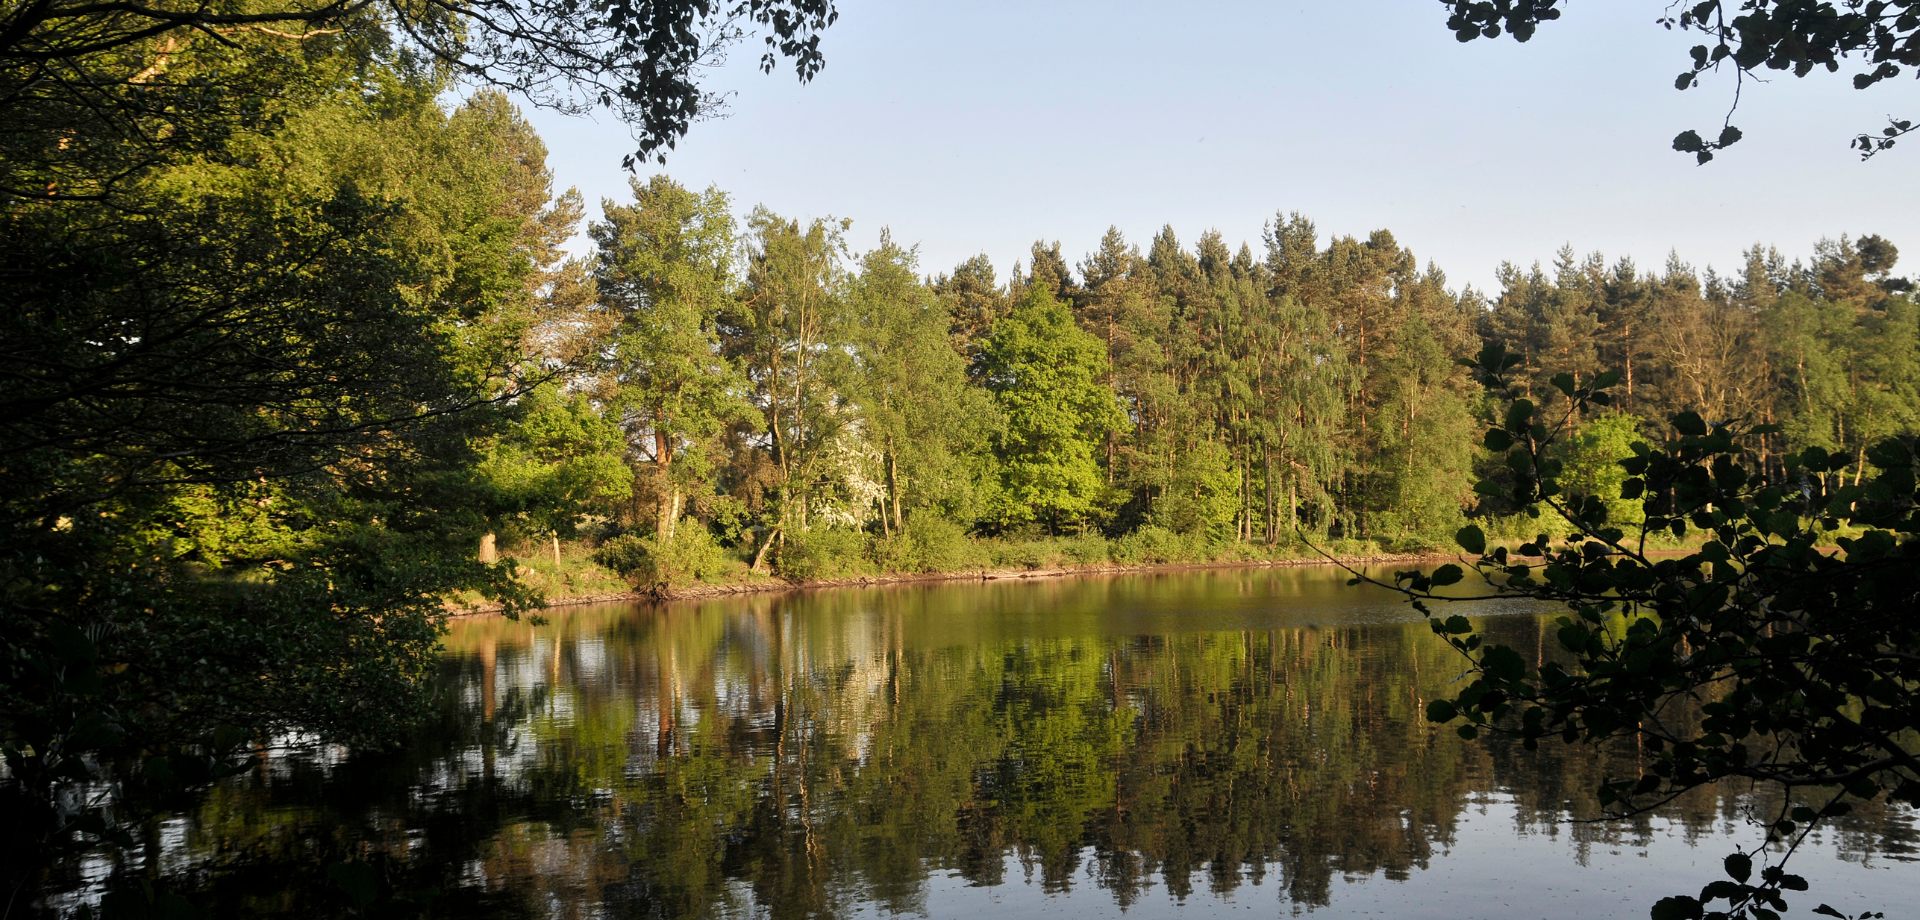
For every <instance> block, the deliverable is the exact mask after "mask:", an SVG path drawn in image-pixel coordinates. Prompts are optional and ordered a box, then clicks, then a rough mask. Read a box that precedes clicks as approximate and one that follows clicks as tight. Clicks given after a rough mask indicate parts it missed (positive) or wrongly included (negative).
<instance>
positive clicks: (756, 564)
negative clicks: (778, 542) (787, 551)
mask: <svg viewBox="0 0 1920 920" xmlns="http://www.w3.org/2000/svg"><path fill="white" fill-rule="evenodd" d="M779 535H780V528H778V527H775V528H774V529H772V530H769V531H767V541H766V542H765V543H762V544H760V549H759V551H758V552H755V553H754V554H753V565H752V566H751V567H750V568H751V569H752V570H753V571H755V572H763V571H765V569H763V568H761V566H762V564H764V563H765V562H766V561H767V550H769V549H772V548H773V538H774V537H777V536H779Z"/></svg>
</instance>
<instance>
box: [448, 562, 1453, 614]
mask: <svg viewBox="0 0 1920 920" xmlns="http://www.w3.org/2000/svg"><path fill="white" fill-rule="evenodd" d="M1457 558H1459V554H1458V553H1377V554H1374V555H1368V556H1338V557H1334V558H1324V557H1322V558H1299V559H1253V560H1246V561H1238V562H1159V563H1127V564H1122V563H1115V562H1110V563H1105V564H1101V565H1084V566H1055V567H1048V568H1038V569H973V570H969V571H960V572H901V573H895V574H891V575H862V576H859V577H856V578H821V579H815V580H813V581H804V582H791V581H787V580H785V579H782V578H779V577H775V576H768V577H766V578H764V579H760V580H756V581H745V582H732V583H728V584H717V585H716V584H692V585H686V586H684V587H680V588H671V589H667V590H663V591H615V592H608V593H600V594H569V595H566V596H564V597H556V598H549V599H548V601H547V604H546V606H545V607H544V608H541V609H545V610H551V609H554V608H556V607H585V606H589V605H592V604H617V603H640V602H644V601H679V600H698V599H701V598H712V597H731V596H734V595H740V594H770V593H774V592H783V591H812V590H825V589H835V588H871V587H878V586H881V585H899V584H914V583H923V582H924V583H932V582H943V581H980V582H987V581H1017V580H1020V579H1031V578H1069V577H1073V576H1080V575H1128V574H1137V573H1142V572H1182V571H1196V570H1204V569H1277V568H1298V567H1303V566H1321V565H1380V564H1382V563H1391V562H1433V561H1438V560H1443V559H1444V560H1453V559H1457ZM501 609H502V608H501V605H499V604H491V603H489V604H478V605H475V606H471V607H459V608H452V609H449V611H448V614H447V615H448V618H449V619H465V618H468V617H480V616H489V615H498V614H499V613H500V610H501Z"/></svg>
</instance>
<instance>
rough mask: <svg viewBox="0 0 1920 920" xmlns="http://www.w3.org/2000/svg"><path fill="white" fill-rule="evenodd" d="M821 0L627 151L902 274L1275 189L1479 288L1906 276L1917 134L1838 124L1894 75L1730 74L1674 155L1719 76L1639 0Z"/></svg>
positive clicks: (592, 145) (1891, 87)
mask: <svg viewBox="0 0 1920 920" xmlns="http://www.w3.org/2000/svg"><path fill="white" fill-rule="evenodd" d="M839 7H840V11H841V17H840V21H839V23H838V24H836V25H835V26H833V27H832V28H831V29H829V30H828V31H827V32H826V33H825V38H824V40H823V42H822V49H823V51H824V53H825V55H826V60H827V63H826V68H825V69H824V70H823V71H822V72H821V74H820V76H819V77H818V78H817V79H815V80H814V82H813V83H811V84H807V85H804V86H803V85H800V84H799V83H798V82H797V81H796V80H795V79H794V78H793V76H792V72H791V71H790V70H780V71H776V72H775V73H774V74H772V75H764V74H761V73H759V72H758V71H757V69H755V66H754V65H755V62H756V60H757V58H758V45H757V40H753V39H750V40H749V43H747V44H745V45H743V46H742V47H741V48H740V49H739V52H738V53H737V54H736V55H735V58H734V60H733V61H732V62H730V63H729V64H728V65H727V66H726V67H724V68H722V69H720V70H719V71H717V72H715V73H714V74H713V75H712V76H711V77H710V79H709V80H708V82H707V84H706V86H707V88H709V89H711V90H717V91H723V92H731V93H733V97H732V102H731V112H730V114H729V115H728V117H726V118H724V119H720V120H714V121H708V122H704V123H701V124H697V125H695V126H694V127H693V131H692V133H691V134H690V135H689V136H688V137H687V138H685V139H683V140H682V141H681V142H680V145H679V147H678V149H677V150H674V151H672V152H670V153H669V154H668V158H667V163H666V165H665V167H659V166H643V167H642V168H641V169H640V170H639V174H640V175H641V176H643V177H644V176H647V175H651V174H652V173H654V172H665V173H667V174H668V175H671V176H672V177H674V178H675V179H677V180H679V181H680V182H682V183H683V184H685V185H687V186H689V187H692V188H705V187H707V186H709V185H716V186H718V187H719V188H721V189H723V190H725V191H726V192H728V193H729V194H731V195H732V196H733V199H734V203H735V205H736V210H737V211H738V212H739V213H740V214H742V215H744V214H745V213H746V212H747V211H748V210H750V209H751V208H752V207H753V206H754V205H756V204H765V205H766V206H767V207H769V208H771V209H772V210H774V211H776V212H778V213H781V214H783V215H785V216H789V217H799V218H811V217H825V216H833V217H843V218H850V219H852V220H853V228H852V231H851V232H850V234H849V241H850V243H851V244H852V245H853V246H854V248H855V249H856V250H864V249H868V248H871V247H872V246H874V245H875V244H876V242H877V241H878V237H879V232H880V229H881V228H882V227H889V228H891V230H892V232H893V236H894V239H895V240H896V241H898V242H901V243H902V244H905V245H915V244H917V245H918V246H919V249H920V268H921V271H922V272H923V273H926V274H934V273H937V272H944V271H949V270H951V269H952V267H953V266H954V265H956V264H957V263H959V262H960V261H962V260H964V259H966V258H968V257H971V256H972V255H974V254H976V253H981V252H984V253H986V254H987V255H988V256H989V257H990V258H991V259H992V260H993V264H994V267H995V268H996V269H997V270H998V271H999V272H1000V274H1001V277H1002V279H1004V278H1005V276H1006V272H1007V270H1008V269H1009V268H1011V267H1012V265H1013V263H1014V262H1016V261H1019V262H1021V263H1023V264H1024V263H1025V262H1026V261H1027V252H1028V249H1029V247H1030V246H1031V245H1032V243H1033V242H1034V241H1035V240H1037V239H1045V240H1048V241H1052V240H1059V241H1060V242H1061V244H1062V249H1063V251H1064V252H1065V254H1066V255H1067V258H1068V260H1069V261H1070V262H1074V263H1078V261H1079V260H1080V259H1081V258H1082V257H1083V256H1084V255H1085V254H1086V253H1088V252H1089V251H1091V250H1092V249H1093V248H1094V247H1095V246H1096V245H1098V243H1099V240H1100V237H1101V235H1102V234H1104V233H1105V232H1106V230H1107V228H1108V226H1110V225H1112V226H1117V227H1119V228H1120V230H1121V231H1122V232H1123V233H1125V234H1126V236H1127V238H1128V239H1129V241H1131V242H1133V243H1135V244H1138V245H1140V246H1141V248H1142V249H1145V247H1146V244H1147V243H1148V242H1149V241H1150V240H1151V239H1152V237H1153V235H1154V234H1155V233H1156V232H1158V230H1159V229H1160V227H1161V226H1162V225H1169V224H1170V225H1171V226H1172V227H1173V228H1174V230H1175V232H1176V233H1177V234H1178V236H1179V238H1180V240H1181V242H1182V244H1184V245H1186V246H1187V247H1188V248H1191V246H1192V244H1193V243H1194V242H1195V241H1196V240H1198V238H1199V236H1200V234H1201V233H1202V232H1204V231H1206V230H1208V229H1218V230H1219V231H1220V232H1221V233H1222V234H1223V235H1224V236H1225V237H1226V239H1227V242H1228V244H1229V245H1231V246H1234V247H1236V248H1237V247H1238V245H1239V244H1240V243H1241V242H1246V243H1248V244H1250V245H1252V246H1253V248H1254V250H1255V252H1256V253H1258V252H1260V251H1261V248H1262V247H1261V241H1260V234H1261V230H1262V227H1263V225H1264V224H1265V223H1266V222H1267V221H1269V220H1271V219H1272V218H1273V217H1274V215H1275V214H1276V213H1285V212H1295V211H1297V212H1300V213H1302V214H1304V215H1305V216H1307V217H1308V218H1310V219H1312V220H1313V221H1314V222H1315V223H1316V224H1317V225H1318V227H1319V229H1320V232H1321V236H1322V243H1323V245H1324V242H1325V240H1326V239H1327V238H1329V237H1332V236H1347V235H1352V236H1364V235H1366V234H1367V233H1369V232H1371V231H1373V230H1376V229H1387V230H1390V231H1392V232H1393V234H1394V236H1395V237H1396V238H1397V239H1398V240H1399V241H1400V243H1401V245H1403V246H1405V247H1407V248H1409V249H1411V250H1412V251H1413V252H1414V254H1415V255H1416V256H1417V257H1418V258H1419V259H1420V260H1421V261H1422V262H1423V263H1424V262H1429V261H1431V262H1432V263H1434V264H1436V265H1438V266H1439V267H1440V268H1441V269H1442V270H1443V271H1445V272H1446V273H1447V277H1448V281H1449V285H1450V286H1452V287H1455V288H1459V287H1460V286H1462V285H1464V284H1471V285H1472V286H1474V287H1475V288H1478V289H1480V290H1482V291H1485V292H1487V293H1490V294H1497V293H1498V287H1497V284H1496V282H1495V281H1494V277H1495V272H1496V269H1497V267H1498V265H1499V264H1500V263H1501V262H1502V261H1511V262H1514V263H1518V264H1520V265H1522V266H1523V267H1524V266H1527V265H1530V264H1531V263H1533V262H1536V261H1538V262H1541V263H1543V264H1550V263H1551V261H1552V258H1553V255H1554V253H1555V252H1556V251H1557V250H1558V249H1560V247H1561V246H1562V245H1571V246H1572V247H1573V248H1574V249H1575V250H1576V251H1577V252H1579V253H1581V254H1582V255H1584V254H1586V253H1589V252H1593V251H1600V252H1602V253H1604V254H1605V255H1606V256H1607V257H1608V259H1609V260H1610V261H1611V260H1612V259H1615V258H1618V257H1621V256H1627V257H1631V258H1632V259H1634V260H1635V261H1636V262H1637V263H1639V265H1640V266H1641V268H1642V269H1643V270H1644V269H1657V268H1659V267H1660V266H1661V265H1663V264H1664V263H1665V261H1666V259H1667V255H1668V253H1669V252H1676V253H1677V254H1678V255H1679V256H1680V258H1681V259H1683V260H1685V261H1687V262H1689V263H1691V264H1693V265H1694V266H1696V267H1698V268H1704V267H1705V266H1707V265H1712V266H1714V267H1716V268H1718V269H1720V270H1721V271H1722V272H1723V273H1724V272H1728V271H1734V270H1737V268H1738V265H1739V258H1740V253H1741V252H1742V251H1743V250H1745V249H1746V248H1747V247H1749V246H1751V245H1753V244H1755V243H1759V244H1762V245H1771V246H1777V247H1778V248H1779V249H1780V250H1781V252H1782V253H1784V254H1785V255H1787V256H1788V257H1789V258H1804V257H1805V256H1806V255H1808V254H1809V253H1810V252H1811V250H1812V248H1813V244H1814V242H1815V241H1816V240H1818V239H1820V238H1822V237H1838V236H1840V235H1841V234H1849V235H1852V236H1855V237H1858V236H1859V235H1861V234H1865V233H1877V234H1879V235H1881V236H1884V237H1886V238H1888V239H1890V240H1892V241H1893V242H1894V243H1895V244H1896V245H1900V246H1903V247H1905V252H1906V253H1907V254H1908V255H1907V259H1906V260H1903V262H1902V264H1900V265H1899V266H1898V267H1897V268H1896V270H1895V273H1896V274H1911V273H1914V272H1916V271H1920V216H1916V208H1915V204H1916V199H1917V198H1920V187H1916V183H1915V182H1914V181H1913V180H1914V178H1915V177H1916V175H1920V141H1912V142H1909V145H1908V146H1901V147H1896V148H1895V149H1893V150H1892V151H1889V152H1887V153H1883V154H1880V155H1879V156H1877V157H1875V158H1874V159H1873V160H1871V161H1868V162H1865V163H1863V162H1861V161H1860V159H1859V156H1858V154H1856V153H1855V152H1854V151H1852V150H1850V149H1848V147H1847V141H1848V139H1849V138H1851V137H1853V136H1854V135H1855V134H1857V133H1859V132H1860V131H1864V130H1876V129H1877V128H1878V127H1880V126H1884V124H1885V119H1886V116H1888V115H1890V114H1893V115H1900V116H1901V117H1912V116H1913V115H1915V114H1916V113H1920V105H1917V104H1915V103H1917V102H1920V93H1915V91H1914V84H1913V82H1912V80H1911V79H1905V78H1903V79H1901V80H1897V81H1893V82H1892V83H1891V84H1888V85H1883V86H1882V87H1880V88H1877V89H1875V90H1870V91H1866V92H1858V91H1855V90H1853V89H1852V87H1851V84H1850V82H1849V77H1850V75H1851V71H1850V70H1847V69H1843V70H1842V71H1841V72H1840V73H1838V74H1832V75H1816V76H1813V77H1809V78H1807V79H1805V80H1796V79H1793V78H1792V77H1791V76H1788V75H1771V79H1770V80H1769V81H1768V82H1766V83H1764V84H1760V85H1755V84H1752V83H1749V85H1748V86H1747V87H1746V89H1745V92H1744V95H1743V98H1742V99H1741V104H1740V110H1739V112H1738V113H1737V114H1736V116H1735V119H1734V122H1735V124H1737V125H1739V126H1740V127H1741V128H1742V129H1744V130H1745V132H1746V139H1745V140H1743V141H1742V142H1741V143H1740V144H1738V145H1736V146H1735V147H1733V148H1732V149H1730V150H1729V151H1727V152H1726V153H1724V154H1722V155H1721V156H1720V158H1719V159H1717V160H1715V161H1714V162H1713V163H1711V164H1708V165H1706V166H1704V167H1701V166H1695V165H1694V163H1693V160H1692V158H1691V157H1689V156H1685V155H1682V154H1679V153H1675V152H1674V151H1672V150H1671V149H1669V143H1670V141H1671V139H1672V137H1673V135H1674V134H1676V133H1678V132H1679V131H1682V130H1685V129H1688V128H1695V129H1699V130H1701V132H1702V133H1703V134H1706V133H1708V129H1714V130H1717V128H1718V126H1719V124H1720V120H1721V118H1722V117H1723V116H1724V114H1725V112H1726V109H1727V107H1728V106H1729V105H1730V104H1731V102H1732V101H1733V92H1734V81H1733V78H1732V74H1731V73H1727V74H1722V75H1720V76H1718V77H1711V78H1709V79H1706V80H1703V81H1702V84H1701V86H1700V87H1699V88H1698V89H1694V90H1689V91H1687V92H1684V93H1683V92H1678V91H1675V90H1674V89H1673V78H1674V75H1675V74H1677V73H1678V72H1679V71H1680V70H1681V69H1682V68H1683V66H1684V65H1685V63H1686V49H1687V48H1688V47H1690V46H1692V45H1693V44H1696V43H1698V41H1699V38H1698V36H1696V35H1692V34H1682V33H1678V32H1667V31H1665V30H1663V29H1662V28H1661V27H1660V26H1658V25H1657V24H1655V22H1654V20H1655V19H1656V17H1658V16H1659V15H1661V14H1662V13H1663V12H1664V11H1665V9H1666V3H1665V2H1664V0H1611V2H1607V3H1601V2H1598V0H1576V2H1574V3H1572V5H1571V6H1570V7H1569V8H1568V9H1567V11H1566V13H1565V15H1564V16H1563V18H1562V19H1561V20H1560V21H1559V22H1556V23H1549V24H1548V25H1547V26H1545V27H1543V28H1542V29H1541V30H1540V32H1539V34H1538V35H1536V36H1535V38H1534V39H1533V40H1532V41H1531V42H1529V43H1527V44H1524V45H1521V44H1516V43H1514V42H1512V41H1511V40H1510V39H1507V38H1504V37H1503V38H1501V39H1500V40H1498V41H1486V40H1482V41H1478V42H1473V43H1470V44H1461V43H1459V42H1457V41H1455V40H1454V38H1453V35H1452V33H1450V32H1449V31H1448V30H1447V29H1446V28H1445V18H1446V17H1445V11H1444V9H1443V8H1442V7H1441V5H1440V4H1439V3H1437V2H1432V0H1346V2H1341V3H1325V2H1322V3H1311V4H1310V3H1298V2H1291V3H1290V2H1271V3H1250V2H1238V3H1236V2H1210V3H1190V4H1181V5H1178V6H1177V7H1174V6H1170V5H1163V4H1140V3H1131V2H1126V3H1099V4H1094V3H1067V2H1061V3H1049V4H1019V3H1008V2H999V0H993V2H978V3H969V4H938V5H936V4H906V3H896V4H881V3H876V2H873V0H841V2H840V4H839ZM529 114H530V116H531V117H532V118H533V120H534V123H535V124H536V125H537V126H538V128H539V130H540V132H541V135H542V136H543V137H544V138H545V139H546V141H547V144H548V146H549V148H550V150H551V153H550V156H549V162H550V163H551V164H552V165H553V167H554V169H555V172H556V176H557V179H558V184H559V185H560V187H562V188H564V187H567V186H576V187H578V188H579V189H580V190H581V191H582V192H583V193H584V194H585V195H586V196H587V200H588V204H589V208H588V212H589V216H590V217H597V216H598V215H599V213H600V208H599V201H600V199H601V198H603V197H613V198H616V199H621V200H624V199H625V198H626V197H627V194H628V192H627V185H626V183H627V177H628V174H627V173H626V172H625V171H624V170H622V169H621V168H620V160H621V158H622V156H624V155H625V154H626V153H627V152H628V151H629V150H631V149H632V146H631V140H630V137H629V135H628V133H627V130H626V128H625V126H623V125H621V124H619V123H618V122H617V121H616V120H614V119H612V118H611V117H610V116H607V115H601V116H599V117H598V118H597V119H580V118H565V117H560V116H556V115H554V114H552V113H547V112H530V113H529Z"/></svg>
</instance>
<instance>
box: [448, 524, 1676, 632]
mask: <svg viewBox="0 0 1920 920" xmlns="http://www.w3.org/2000/svg"><path fill="white" fill-rule="evenodd" d="M1480 523H1481V524H1482V525H1483V526H1484V527H1485V528H1486V530H1487V531H1488V536H1489V538H1490V539H1489V542H1490V543H1493V544H1501V545H1506V546H1508V547H1515V546H1518V545H1519V544H1521V543H1523V542H1526V541H1527V540H1529V539H1531V538H1532V535H1533V534H1535V533H1538V532H1539V531H1541V530H1543V529H1545V530H1554V531H1559V530H1562V529H1564V523H1563V524H1562V526H1561V527H1554V526H1551V525H1549V526H1546V527H1542V526H1541V525H1543V524H1547V522H1546V521H1544V520H1531V519H1526V518H1520V517H1518V516H1516V518H1513V519H1504V520H1483V521H1481V522H1480ZM1699 539H1700V538H1699V535H1698V534H1689V536H1688V537H1687V538H1686V539H1679V540H1676V539H1673V538H1671V537H1668V536H1665V535H1660V536H1658V537H1656V538H1654V539H1652V540H1650V541H1649V543H1648V549H1649V550H1652V551H1656V552H1662V553H1665V552H1672V551H1681V550H1687V549H1692V548H1696V547H1697V546H1698V544H1699ZM502 551H503V555H504V557H505V558H508V559H511V560H512V561H513V563H514V565H515V566H516V569H515V571H516V573H517V575H518V576H519V578H520V579H521V581H522V582H523V583H525V584H526V585H527V586H529V587H531V588H533V589H534V590H536V591H538V592H540V593H541V594H543V595H544V596H545V597H546V598H547V600H548V602H549V603H550V604H553V605H556V606H558V605H565V604H570V603H584V602H593V601H606V600H616V599H623V598H631V597H689V596H703V595H715V594H729V593H745V592H754V591H767V590H786V589H791V588H799V587H809V586H830V585H852V584H870V583H879V582H892V581H910V580H922V579H927V580H932V579H940V578H962V577H988V578H991V577H1015V576H1021V575H1032V574H1036V573H1045V574H1064V573H1073V572H1115V571H1126V570H1130V569H1143V568H1152V567H1162V566H1181V565H1191V566H1208V565H1218V566H1226V565H1298V564H1310V563H1321V562H1325V561H1326V560H1327V558H1328V557H1329V556H1331V557H1333V558H1334V559H1337V560H1340V561H1343V562H1351V563H1362V562H1379V561H1384V560H1389V559H1414V558H1420V557H1433V556H1447V555H1452V554H1453V553H1454V552H1455V550H1454V549H1453V548H1452V547H1446V546H1441V545H1437V544H1417V545H1392V546H1388V545H1382V544H1380V543H1378V542H1376V541H1373V540H1345V539H1328V540H1324V541H1320V540H1316V541H1313V542H1311V543H1309V542H1305V541H1301V542H1292V543H1280V544H1264V543H1247V542H1240V541H1222V540H1216V539H1209V538H1208V537H1207V536H1206V535H1204V534H1180V533H1175V532H1172V531H1169V530H1166V529H1163V528H1158V527H1151V526H1149V527H1143V528H1140V529H1139V530H1136V531H1134V532H1132V533H1129V534H1126V535H1124V536H1121V537H1106V536H1102V535H1100V534H1098V533H1089V534H1084V535H1072V536H1030V537H1025V538H1004V537H980V536H975V535H969V534H966V533H964V532H963V531H961V530H960V529H959V528H958V527H956V526H953V525H950V524H946V523H945V522H939V521H936V522H934V523H932V524H931V525H922V526H920V527H914V526H911V525H910V526H909V527H908V528H906V529H905V530H904V531H901V532H896V533H893V534H887V535H871V534H865V533H860V532H856V531H850V530H823V531H815V532H812V533H807V534H801V535H794V536H790V537H787V538H785V539H782V540H778V541H776V542H775V543H774V544H773V545H772V546H769V547H767V550H766V552H765V553H764V554H761V553H760V552H759V550H758V548H757V544H755V543H754V542H753V541H750V540H749V541H742V545H740V546H738V547H727V546H722V545H720V544H718V543H716V542H714V541H713V539H712V538H711V537H710V536H709V535H708V534H707V533H706V531H705V530H704V529H701V528H698V527H690V528H685V529H683V530H682V531H681V532H680V533H679V534H677V535H676V539H674V540H672V541H658V540H655V539H654V538H652V537H634V536H624V537H616V538H613V539H611V540H604V541H578V542H563V543H560V544H559V545H558V546H557V547H556V546H555V544H553V543H551V542H547V541H539V542H528V543H524V544H520V545H510V546H506V547H503V550H502ZM756 555H760V556H761V559H760V562H761V566H760V568H759V569H755V568H754V567H753V565H752V562H753V559H754V557H755V556H756ZM458 606H461V607H462V608H463V609H467V610H472V611H486V610H488V609H491V607H490V605H488V604H486V603H485V602H484V601H483V600H482V599H481V598H479V597H478V596H468V597H463V598H461V599H460V600H459V602H458Z"/></svg>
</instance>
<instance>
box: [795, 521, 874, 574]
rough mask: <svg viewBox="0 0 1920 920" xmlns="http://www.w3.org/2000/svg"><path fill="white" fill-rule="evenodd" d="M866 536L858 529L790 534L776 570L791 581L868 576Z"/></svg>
mask: <svg viewBox="0 0 1920 920" xmlns="http://www.w3.org/2000/svg"><path fill="white" fill-rule="evenodd" d="M866 549H867V535H866V534H863V533H861V532H859V531H857V530H809V531H803V532H801V533H790V534H787V535H786V536H785V538H784V540H783V541H782V542H781V544H780V551H779V554H778V555H777V556H776V557H775V558H774V568H775V569H776V570H777V571H778V572H779V573H780V575H781V577H783V578H786V579H787V580H789V581H818V580H820V579H822V578H852V577H855V576H859V575H865V574H867V560H866Z"/></svg>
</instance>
